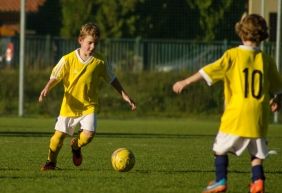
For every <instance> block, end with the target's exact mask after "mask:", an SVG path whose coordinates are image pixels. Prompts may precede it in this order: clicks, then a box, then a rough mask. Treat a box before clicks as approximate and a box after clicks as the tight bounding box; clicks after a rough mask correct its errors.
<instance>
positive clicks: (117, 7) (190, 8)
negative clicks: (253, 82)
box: [61, 0, 245, 41]
mask: <svg viewBox="0 0 282 193" xmlns="http://www.w3.org/2000/svg"><path fill="white" fill-rule="evenodd" d="M244 1H245V0H224V1H213V0H177V1H175V0H123V1H119V0H107V1H105V0H61V4H62V5H61V7H62V16H63V22H62V23H63V26H62V29H61V35H63V36H65V37H74V36H77V34H78V31H79V28H80V26H81V25H82V24H83V23H85V22H89V21H92V22H95V23H97V24H98V25H99V27H100V29H101V32H102V38H107V37H111V38H113V37H114V38H134V37H141V38H160V39H190V40H191V39H194V40H195V39H200V40H205V41H210V40H216V39H223V38H226V39H234V37H235V35H234V27H233V26H234V24H235V22H236V21H237V20H238V19H239V18H240V16H241V14H242V13H243V12H244V8H245V3H244ZM77 5H79V6H77ZM222 31H223V32H224V33H222ZM226 31H227V32H228V33H226Z"/></svg>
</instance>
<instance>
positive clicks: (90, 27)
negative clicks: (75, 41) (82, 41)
mask: <svg viewBox="0 0 282 193" xmlns="http://www.w3.org/2000/svg"><path fill="white" fill-rule="evenodd" d="M88 35H90V36H92V37H94V39H96V40H98V39H99V38H100V29H99V28H98V26H97V25H96V24H94V23H86V24H84V25H83V26H81V28H80V33H79V38H84V37H85V36H88Z"/></svg>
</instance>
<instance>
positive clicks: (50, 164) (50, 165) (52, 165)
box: [41, 161, 56, 171]
mask: <svg viewBox="0 0 282 193" xmlns="http://www.w3.org/2000/svg"><path fill="white" fill-rule="evenodd" d="M55 168H56V163H53V162H50V161H47V162H46V163H45V164H44V165H43V166H42V167H41V171H48V170H55Z"/></svg>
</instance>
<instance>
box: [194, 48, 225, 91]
mask: <svg viewBox="0 0 282 193" xmlns="http://www.w3.org/2000/svg"><path fill="white" fill-rule="evenodd" d="M228 61H229V54H228V52H225V53H224V54H223V56H222V57H221V58H219V59H218V60H216V61H215V62H213V63H211V64H208V65H206V66H204V67H203V68H201V69H200V70H199V73H200V74H201V76H202V77H203V78H204V80H205V81H206V82H207V84H208V85H209V86H211V85H213V84H214V83H216V82H217V81H219V80H223V78H224V77H225V73H226V70H227V69H228V65H229V62H228Z"/></svg>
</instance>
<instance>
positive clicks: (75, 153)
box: [71, 138, 82, 166]
mask: <svg viewBox="0 0 282 193" xmlns="http://www.w3.org/2000/svg"><path fill="white" fill-rule="evenodd" d="M76 143H77V139H76V138H73V139H72V140H71V151H72V161H73V164H74V165H75V166H80V165H81V163H82V154H81V148H78V149H76V148H74V146H75V144H76Z"/></svg>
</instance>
